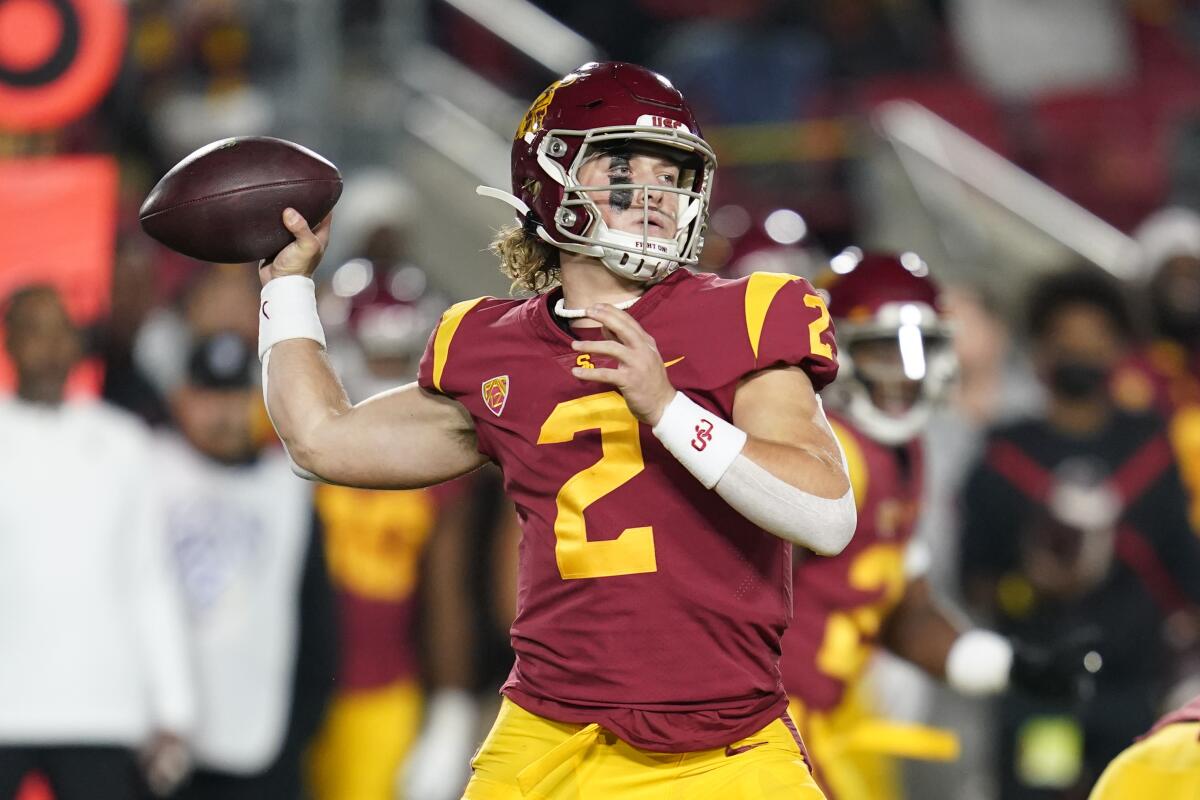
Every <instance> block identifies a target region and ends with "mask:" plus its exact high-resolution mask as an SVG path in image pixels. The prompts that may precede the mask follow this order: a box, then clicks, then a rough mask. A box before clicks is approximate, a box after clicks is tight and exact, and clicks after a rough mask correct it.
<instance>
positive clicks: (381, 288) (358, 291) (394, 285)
mask: <svg viewBox="0 0 1200 800" xmlns="http://www.w3.org/2000/svg"><path fill="white" fill-rule="evenodd" d="M330 285H331V286H330V288H331V289H332V293H331V295H330V296H329V298H328V300H327V301H326V308H324V309H323V310H325V311H327V312H329V316H330V317H331V318H333V319H339V318H340V319H344V320H345V323H346V327H347V330H348V331H349V333H350V335H351V336H352V337H353V339H354V341H355V342H356V343H357V344H358V346H359V347H360V348H361V349H362V352H363V355H365V356H366V357H367V358H370V359H376V358H382V359H386V358H409V357H413V356H417V355H420V353H421V349H422V348H423V347H424V346H425V340H426V339H427V338H428V337H429V333H430V331H432V330H433V328H434V326H435V325H436V324H437V321H438V316H439V315H440V313H441V311H442V309H443V307H444V303H443V302H442V298H441V297H439V296H438V295H437V293H436V292H435V291H433V289H432V287H431V286H430V283H429V278H428V276H427V275H426V274H425V271H424V270H423V269H421V268H420V267H418V266H415V265H413V264H399V265H394V266H386V265H381V264H377V263H374V262H372V261H370V260H368V259H365V258H355V259H351V260H350V261H347V262H346V263H345V264H342V265H341V266H340V267H338V268H337V270H335V271H334V273H333V277H332V279H331V281H330ZM335 303H336V304H338V305H339V306H340V308H337V309H334V308H333V304H335Z"/></svg>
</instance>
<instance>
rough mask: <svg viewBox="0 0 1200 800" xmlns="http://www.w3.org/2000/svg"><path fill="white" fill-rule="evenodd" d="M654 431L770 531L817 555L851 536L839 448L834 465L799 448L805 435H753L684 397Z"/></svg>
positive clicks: (836, 549) (850, 500) (850, 504)
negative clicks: (789, 440) (779, 439)
mask: <svg viewBox="0 0 1200 800" xmlns="http://www.w3.org/2000/svg"><path fill="white" fill-rule="evenodd" d="M653 430H654V435H655V436H657V437H658V439H659V440H660V441H661V442H662V443H663V445H664V446H665V447H666V448H667V450H668V451H669V452H670V453H671V454H672V455H674V456H675V457H676V458H677V459H679V461H680V463H681V464H683V465H684V466H685V467H687V469H688V471H689V472H691V473H692V474H693V475H695V476H696V478H697V479H698V480H699V481H700V482H701V483H702V484H703V485H704V486H705V487H706V488H709V489H714V490H715V491H716V492H717V494H718V495H720V496H721V498H722V499H723V500H725V502H726V503H728V504H729V506H730V507H731V508H733V509H734V510H735V511H737V512H738V513H740V514H741V515H742V516H744V517H745V518H746V519H748V520H750V521H751V522H753V523H754V524H755V525H758V526H759V527H760V528H762V529H763V530H765V531H767V532H768V533H771V534H773V535H775V536H778V537H779V538H781V539H784V540H786V541H789V542H791V543H792V544H796V545H799V546H801V547H805V548H808V549H809V550H812V551H813V552H816V553H819V554H821V555H836V554H837V553H840V552H841V551H842V550H843V549H844V548H845V547H846V545H847V544H848V543H849V542H850V539H851V538H852V537H853V536H854V528H855V526H856V524H857V514H856V510H855V507H854V496H853V493H852V492H851V491H850V482H849V480H848V479H846V477H845V467H844V465H843V464H842V463H841V457H840V453H839V454H838V456H837V458H838V462H837V464H836V468H835V467H834V466H833V465H832V464H830V463H829V461H830V460H832V456H831V455H828V454H824V453H823V452H822V448H820V447H816V448H809V447H806V446H803V444H804V442H805V440H804V439H800V440H798V441H799V442H800V444H801V446H797V445H792V444H786V445H785V444H779V443H776V442H770V441H766V440H764V439H757V438H755V439H751V438H750V437H748V435H747V433H746V432H745V431H744V430H742V429H741V428H739V427H738V426H736V425H734V424H733V423H730V422H728V421H726V420H723V419H721V418H720V417H719V416H718V415H715V414H713V413H711V412H709V411H708V410H706V409H704V408H702V407H701V406H699V405H698V404H696V403H695V402H694V401H692V400H690V399H689V398H687V397H686V396H684V395H683V394H678V395H677V396H676V398H675V399H673V400H672V401H671V403H670V404H669V405H668V407H667V409H666V410H665V411H664V412H663V414H662V416H661V418H660V419H659V422H658V424H657V425H655V426H654V429H653ZM831 446H835V445H833V444H832V440H831ZM747 452H748V454H747ZM755 455H757V456H758V458H761V459H763V460H765V461H767V462H768V463H771V462H774V463H775V464H776V468H777V469H779V470H780V471H781V472H783V473H785V474H787V475H789V477H790V478H791V479H792V480H794V481H796V482H797V483H800V484H803V485H804V486H803V488H802V487H799V486H797V485H795V484H793V483H790V482H788V481H787V480H784V479H782V478H780V477H777V476H776V475H775V474H773V473H772V472H771V471H770V470H768V469H766V468H765V467H763V466H761V465H760V464H759V463H758V462H757V461H756V460H755V459H754V456H755ZM781 464H782V465H786V466H780V465H781ZM839 488H840V489H841V494H840V496H839V495H838V494H836V492H837V491H838V489H839ZM815 492H824V493H826V494H827V495H829V494H831V495H833V497H829V496H823V495H822V494H818V493H815Z"/></svg>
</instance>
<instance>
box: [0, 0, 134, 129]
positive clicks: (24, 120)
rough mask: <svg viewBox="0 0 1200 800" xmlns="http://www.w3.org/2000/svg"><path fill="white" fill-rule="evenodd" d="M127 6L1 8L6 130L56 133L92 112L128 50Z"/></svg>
mask: <svg viewBox="0 0 1200 800" xmlns="http://www.w3.org/2000/svg"><path fill="white" fill-rule="evenodd" d="M125 27H126V10H125V3H124V2H122V0H5V2H0V128H4V129H8V130H10V131H37V130H46V129H48V128H56V127H59V126H62V125H65V124H66V123H68V122H72V121H74V120H76V119H79V118H80V117H82V116H83V115H85V114H86V113H87V112H89V111H91V110H92V108H93V107H95V105H96V104H97V103H98V102H100V99H101V98H102V97H104V94H105V92H107V91H108V88H109V87H110V86H112V83H113V80H114V79H115V78H116V76H117V70H118V68H119V67H120V65H121V56H122V54H123V53H124V50H125Z"/></svg>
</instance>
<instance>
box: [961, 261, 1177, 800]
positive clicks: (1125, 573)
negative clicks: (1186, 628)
mask: <svg viewBox="0 0 1200 800" xmlns="http://www.w3.org/2000/svg"><path fill="white" fill-rule="evenodd" d="M1028 314H1029V322H1030V338H1031V344H1032V350H1033V359H1034V364H1035V368H1036V370H1037V374H1038V377H1039V379H1040V380H1041V382H1042V383H1043V384H1044V385H1045V388H1046V396H1047V400H1046V408H1045V411H1044V413H1043V414H1042V415H1041V416H1039V417H1037V418H1030V419H1025V420H1021V421H1017V422H1014V423H1012V424H1009V425H1005V426H1002V427H999V428H997V429H995V430H993V431H992V432H991V433H990V435H989V437H988V440H987V443H986V445H985V448H984V452H983V455H982V457H981V460H980V461H979V462H978V463H977V464H976V466H975V468H974V469H973V471H972V472H971V475H970V477H969V479H968V481H967V484H966V488H965V490H964V493H963V497H962V501H963V502H962V508H963V519H962V547H961V552H960V559H961V561H960V566H961V577H962V581H963V590H964V594H965V596H966V598H967V600H968V602H969V603H970V604H971V605H972V607H973V608H974V610H975V611H976V612H977V613H978V614H980V615H981V616H983V617H986V618H987V619H988V621H989V622H990V624H991V625H992V626H993V627H994V628H995V629H996V630H997V631H999V632H1000V633H1002V634H1004V635H1006V636H1011V637H1016V638H1020V639H1022V640H1024V641H1028V642H1031V643H1034V644H1043V645H1050V644H1052V643H1055V642H1061V641H1065V640H1070V639H1072V638H1075V637H1080V636H1084V635H1088V634H1085V632H1086V631H1095V635H1096V638H1097V641H1098V648H1097V649H1098V650H1099V651H1100V653H1101V654H1102V655H1103V661H1104V669H1103V670H1102V671H1101V672H1100V673H1099V675H1097V676H1096V679H1095V686H1094V691H1092V692H1091V693H1089V694H1090V696H1085V697H1083V698H1082V699H1078V698H1077V699H1076V700H1075V701H1074V702H1063V703H1051V702H1047V701H1045V700H1039V699H1036V698H1034V697H1032V696H1029V695H1026V694H1023V693H1022V692H1020V691H1019V690H1018V691H1015V692H1013V693H1012V694H1010V695H1009V697H1008V698H1007V699H1006V702H1005V703H1003V704H1002V705H1000V706H999V707H998V708H997V711H996V724H997V727H998V729H999V734H1000V736H999V739H998V740H999V742H1000V746H999V748H998V756H999V768H1000V776H1001V797H1002V798H1003V800H1023V799H1024V798H1039V800H1040V799H1041V798H1072V797H1080V796H1083V794H1082V793H1086V790H1087V787H1088V786H1090V784H1091V782H1092V781H1093V780H1095V778H1096V776H1097V775H1098V774H1099V772H1100V770H1101V769H1102V768H1103V766H1104V765H1105V764H1106V763H1107V762H1108V761H1109V760H1110V759H1111V758H1112V757H1113V756H1115V755H1116V754H1117V753H1118V752H1119V751H1120V750H1121V749H1123V748H1124V747H1125V746H1126V745H1127V744H1128V743H1129V742H1130V741H1131V740H1132V738H1133V737H1134V736H1136V735H1137V734H1139V733H1140V732H1141V731H1143V730H1145V729H1146V728H1148V727H1149V726H1150V725H1151V724H1152V723H1153V722H1154V719H1155V717H1156V715H1157V713H1156V712H1157V707H1158V704H1159V703H1160V702H1161V701H1162V698H1163V692H1164V689H1165V685H1164V684H1165V682H1166V680H1167V677H1168V665H1169V663H1170V655H1171V654H1170V650H1169V648H1168V644H1167V639H1168V637H1167V632H1168V622H1169V621H1170V620H1172V619H1173V618H1177V617H1176V615H1177V614H1186V613H1189V612H1191V611H1192V610H1194V609H1195V608H1196V606H1197V605H1198V604H1200V542H1197V540H1196V538H1195V536H1194V535H1193V533H1192V531H1191V528H1190V526H1189V524H1188V518H1187V498H1186V494H1185V493H1184V489H1183V485H1182V483H1181V481H1180V477H1179V471H1178V469H1177V466H1176V463H1175V459H1174V456H1173V453H1172V450H1171V447H1170V444H1169V443H1168V441H1167V437H1166V433H1165V431H1164V428H1163V425H1162V424H1161V422H1160V420H1159V418H1157V417H1154V416H1146V415H1135V414H1130V413H1128V412H1126V411H1123V410H1121V409H1120V408H1119V406H1118V405H1117V403H1116V401H1115V399H1114V395H1113V390H1112V388H1111V386H1112V375H1113V371H1114V369H1115V368H1116V367H1117V365H1118V364H1119V363H1120V362H1121V360H1122V358H1123V357H1125V351H1126V349H1127V347H1128V346H1129V345H1128V343H1129V342H1130V341H1131V339H1132V337H1133V326H1132V323H1131V318H1130V315H1129V312H1128V311H1127V309H1126V307H1125V302H1124V295H1123V293H1122V290H1121V289H1120V288H1119V287H1117V286H1115V285H1113V284H1111V283H1109V282H1107V281H1106V280H1104V279H1102V278H1101V277H1100V276H1099V275H1097V274H1096V273H1094V272H1092V271H1086V270H1080V271H1071V272H1067V273H1063V274H1058V275H1054V276H1051V277H1049V278H1046V279H1045V280H1044V281H1043V282H1042V283H1040V284H1039V285H1038V286H1036V287H1035V289H1034V291H1033V293H1032V296H1031V298H1030V300H1029V302H1028Z"/></svg>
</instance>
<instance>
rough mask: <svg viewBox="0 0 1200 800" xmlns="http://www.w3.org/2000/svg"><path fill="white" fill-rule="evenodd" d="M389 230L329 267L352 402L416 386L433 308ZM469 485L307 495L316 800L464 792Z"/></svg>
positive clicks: (469, 705)
mask: <svg viewBox="0 0 1200 800" xmlns="http://www.w3.org/2000/svg"><path fill="white" fill-rule="evenodd" d="M398 221H399V218H397V219H393V220H389V221H388V222H387V223H386V224H380V225H378V226H376V227H373V228H371V229H369V230H367V231H365V233H364V239H365V246H364V248H363V249H362V253H363V255H362V256H359V257H356V258H353V259H351V260H349V261H347V262H346V263H345V264H343V265H341V266H340V267H338V268H336V269H335V270H334V271H333V274H332V276H331V279H330V282H329V290H328V292H327V293H326V294H325V296H324V297H323V298H322V301H321V308H322V312H323V314H324V316H325V318H326V319H327V320H330V321H331V322H332V323H334V325H336V321H337V320H339V319H342V320H345V322H344V324H343V325H341V326H336V327H334V325H331V328H333V330H334V331H336V333H335V335H334V336H333V337H331V341H330V352H331V358H332V359H333V360H334V362H335V363H336V364H337V366H338V369H339V372H340V374H341V375H342V380H343V382H344V385H345V387H346V392H347V395H348V396H349V397H350V399H351V400H352V401H354V402H361V401H363V400H366V399H367V398H369V397H371V396H372V395H375V394H377V393H379V392H382V391H386V390H388V389H393V388H395V387H397V386H401V385H403V384H405V383H409V382H411V381H412V380H413V379H414V378H415V377H416V374H417V363H418V361H419V360H420V356H421V351H422V349H423V348H424V346H425V341H426V340H427V339H428V338H429V333H430V331H432V330H433V327H434V325H435V324H436V323H437V320H438V317H439V316H440V313H441V310H442V309H443V308H444V302H443V301H442V300H441V298H440V295H438V294H437V293H436V292H435V291H434V290H433V287H431V286H430V285H429V282H428V277H427V275H426V274H425V271H424V270H422V269H421V268H420V267H418V266H416V265H414V264H412V263H411V262H408V261H407V260H405V259H404V258H403V254H404V248H403V238H402V236H403V233H402V231H401V230H400V229H399V228H398V226H397V223H398ZM471 486H472V485H471V482H470V480H469V479H463V480H461V481H456V482H453V483H450V484H443V485H441V486H437V487H432V488H430V489H414V490H411V491H395V492H385V491H374V490H370V489H355V488H352V487H347V486H334V485H331V484H321V485H319V486H318V487H317V489H316V503H317V509H318V511H319V513H320V515H321V520H322V522H323V524H324V529H325V547H326V551H327V553H328V562H329V569H330V575H331V577H332V579H333V583H334V587H335V590H336V596H337V604H338V620H339V630H340V634H341V641H340V656H339V667H338V681H337V692H336V694H335V696H334V698H333V703H332V705H331V707H330V711H329V715H328V717H327V719H326V721H325V724H324V726H323V727H322V730H321V733H320V735H319V737H318V739H317V741H316V742H315V744H314V748H313V752H312V754H311V774H312V781H313V793H314V795H315V796H316V798H318V800H342V798H355V800H392V798H396V797H398V796H399V797H407V798H412V800H440V798H449V797H458V796H459V795H460V794H461V793H462V788H463V786H464V785H465V784H466V780H467V761H468V759H469V758H470V755H471V751H472V749H473V748H474V747H475V745H476V743H477V739H478V734H477V725H478V723H477V711H476V700H475V697H474V695H473V693H472V692H471V691H470V689H471V681H472V679H473V677H474V674H473V655H474V650H475V648H474V637H473V636H472V633H473V630H472V625H471V615H470V608H469V592H467V591H465V590H464V589H463V588H462V587H461V586H460V585H459V584H460V581H461V576H462V575H463V574H465V573H467V572H468V571H469V565H468V558H467V545H468V542H467V534H468V531H467V527H468V525H469V524H470V523H471V522H472V521H473V520H472V511H473V508H472V502H471V493H470V490H471ZM418 584H421V585H420V586H419V585H418ZM418 614H421V616H423V618H424V624H418V623H419V622H420V620H418ZM422 644H423V645H424V647H422V646H421V645H422ZM422 652H424V653H425V654H426V656H425V657H426V660H427V664H426V665H425V666H426V669H425V670H424V672H425V673H426V674H427V675H428V676H429V680H428V696H427V697H423V693H422V686H421V682H420V680H419V676H420V674H421V672H422V669H421V667H422V664H421V653H422ZM422 720H424V728H425V733H424V735H423V737H422V738H421V739H420V746H419V747H417V749H416V750H415V751H414V746H416V745H417V742H418V733H419V732H420V730H421V726H422ZM410 756H411V758H410ZM406 762H407V769H402V768H403V767H404V765H405V763H406ZM397 786H399V788H400V790H401V793H400V794H399V795H398V794H397Z"/></svg>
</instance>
